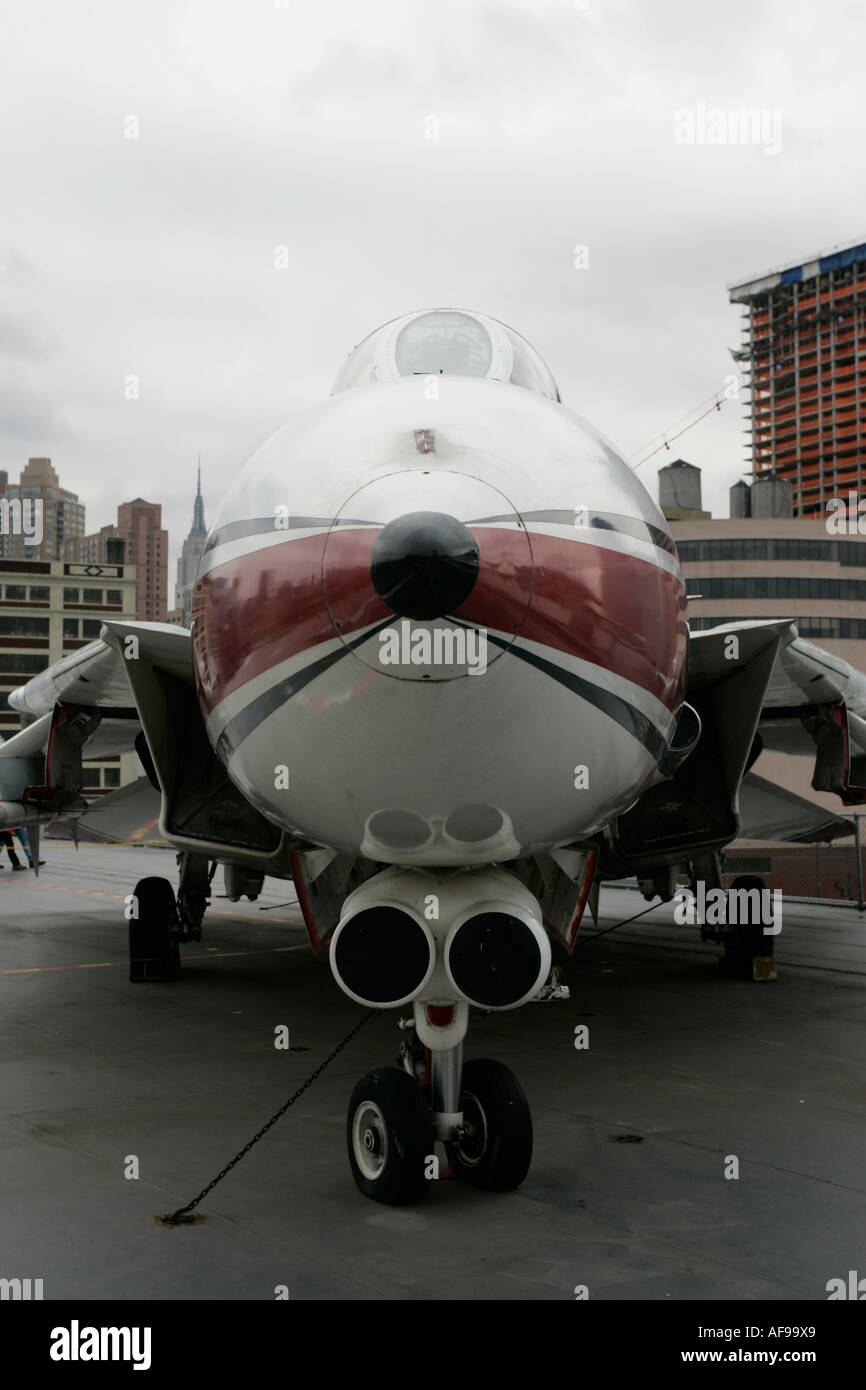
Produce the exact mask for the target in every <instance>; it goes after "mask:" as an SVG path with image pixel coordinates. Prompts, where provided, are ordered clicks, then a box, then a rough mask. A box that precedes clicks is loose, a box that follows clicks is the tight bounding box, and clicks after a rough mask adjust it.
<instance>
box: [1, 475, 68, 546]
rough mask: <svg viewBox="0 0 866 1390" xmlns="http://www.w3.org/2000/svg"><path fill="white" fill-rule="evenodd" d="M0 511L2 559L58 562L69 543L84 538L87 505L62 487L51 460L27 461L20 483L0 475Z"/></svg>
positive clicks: (7, 476)
mask: <svg viewBox="0 0 866 1390" xmlns="http://www.w3.org/2000/svg"><path fill="white" fill-rule="evenodd" d="M0 509H2V511H0V559H4V560H48V561H51V560H58V559H60V556H61V553H62V547H63V545H64V544H65V543H66V542H68V541H75V540H78V539H79V538H80V537H82V536H83V535H84V505H83V503H81V502H79V500H78V495H77V493H74V492H68V491H67V489H66V488H63V487H61V486H60V479H59V478H58V476H57V473H56V471H55V469H54V468H53V467H52V465H51V460H50V459H46V458H32V459H28V461H27V467H26V468H25V469H24V470H23V471H22V473H21V477H20V479H19V481H18V482H17V483H10V482H9V475H8V472H6V470H3V471H2V472H0ZM22 517H23V522H24V524H23V527H22V524H21V521H22ZM37 517H38V530H37V529H36V527H35V524H34V523H35V521H36V519H37ZM37 537H38V539H37V543H36V544H32V543H30V542H31V541H32V540H33V539H36V538H37Z"/></svg>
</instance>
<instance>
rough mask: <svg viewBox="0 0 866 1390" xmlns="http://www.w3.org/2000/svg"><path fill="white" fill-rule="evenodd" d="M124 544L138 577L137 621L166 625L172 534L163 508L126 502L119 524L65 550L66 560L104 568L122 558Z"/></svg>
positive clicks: (139, 499) (138, 500)
mask: <svg viewBox="0 0 866 1390" xmlns="http://www.w3.org/2000/svg"><path fill="white" fill-rule="evenodd" d="M118 541H123V542H124V559H125V562H126V564H128V565H135V566H136V567H137V574H138V589H137V594H136V614H135V616H136V618H137V619H138V621H139V622H144V623H164V622H165V620H166V614H167V610H168V532H167V531H164V530H163V529H162V507H161V506H160V504H159V503H158V502H145V500H144V498H143V497H136V498H134V499H133V501H132V502H122V503H121V505H120V506H119V507H118V509H117V521H116V522H115V523H114V524H112V525H108V526H103V527H101V528H100V530H99V531H97V532H95V533H94V534H93V535H90V536H85V535H82V536H81V537H80V538H79V539H78V540H76V541H75V542H68V543H67V544H65V545H64V547H63V552H62V558H63V559H64V560H71V561H77V562H79V563H82V564H91V565H102V564H105V563H111V562H112V561H113V560H116V559H117V557H118V553H119V552H118V550H117V542H118Z"/></svg>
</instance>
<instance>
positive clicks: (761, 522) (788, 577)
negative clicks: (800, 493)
mask: <svg viewBox="0 0 866 1390" xmlns="http://www.w3.org/2000/svg"><path fill="white" fill-rule="evenodd" d="M669 477H670V469H662V470H661V472H660V473H659V503H660V506H661V508H662V511H663V512H664V513H665V515H666V516H667V517H668V520H669V521H670V523H671V534H672V535H673V538H674V540H675V541H676V546H677V552H678V554H679V558H680V563H681V564H682V567H683V577H684V579H685V581H686V588H687V590H688V594H689V601H688V621H689V627H690V628H691V630H692V632H702V631H704V630H705V629H707V628H712V627H718V626H719V625H720V624H722V623H734V622H742V621H744V620H747V619H748V620H754V619H765V620H770V619H773V620H776V619H787V620H788V621H790V622H795V623H796V624H797V629H798V631H799V633H800V636H801V637H805V638H807V639H809V640H810V641H813V642H816V643H817V644H818V645H819V646H821V647H823V648H824V649H825V650H826V651H828V652H830V653H831V654H832V655H835V656H839V657H841V658H842V659H843V660H844V661H848V662H850V664H851V665H852V666H854V667H856V668H857V670H860V671H864V670H866V537H863V536H861V535H859V534H858V533H857V532H856V531H855V532H853V533H849V532H847V531H846V532H845V533H842V534H835V533H834V534H830V533H829V532H828V531H827V527H826V524H825V522H824V520H822V519H821V518H819V517H817V516H816V517H811V518H806V519H803V518H802V517H801V518H797V517H795V516H794V515H793V508H792V505H791V504H792V489H791V484H790V483H789V482H785V481H783V480H782V479H781V478H778V477H765V478H757V479H756V480H755V482H754V483H753V484H752V486H751V487H749V486H748V484H745V483H743V482H737V483H735V484H734V486H733V487H732V488H731V490H730V500H731V516H730V518H718V517H712V516H711V515H710V513H709V512H705V511H702V510H701V474H700V470H699V469H697V468H694V467H693V468H692V472H691V473H690V474H689V475H688V485H689V494H688V498H687V501H688V510H687V511H685V509H683V508H682V506H681V505H680V504H681V500H682V499H681V498H680V497H677V498H676V500H675V506H674V507H673V508H671V507H670V506H668V505H666V497H669V493H670V484H669ZM813 763H814V759H812V758H806V757H803V756H794V755H789V754H787V753H777V752H772V751H770V750H769V749H767V750H765V751H764V752H763V753H762V754H761V756H760V758H759V759H758V761H757V762H756V764H755V772H756V773H758V774H759V775H760V776H762V777H766V778H768V779H769V780H770V781H772V782H775V783H777V785H779V786H780V787H787V789H788V790H789V791H792V792H796V793H797V795H798V796H804V797H805V798H806V799H807V800H808V801H813V802H818V803H819V804H820V805H821V806H823V807H824V808H825V809H826V810H832V811H836V812H838V811H839V809H840V808H839V801H838V798H836V797H834V796H831V795H830V793H825V792H816V791H815V790H814V789H813V788H812V786H811V778H812V771H813Z"/></svg>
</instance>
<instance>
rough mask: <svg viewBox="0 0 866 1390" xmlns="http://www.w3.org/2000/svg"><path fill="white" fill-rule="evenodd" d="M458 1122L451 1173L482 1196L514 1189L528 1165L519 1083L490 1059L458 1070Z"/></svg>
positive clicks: (528, 1123) (528, 1125)
mask: <svg viewBox="0 0 866 1390" xmlns="http://www.w3.org/2000/svg"><path fill="white" fill-rule="evenodd" d="M461 1103H462V1107H463V1122H464V1124H465V1125H467V1127H468V1133H467V1134H466V1135H464V1137H463V1139H461V1140H460V1141H459V1143H457V1144H455V1145H454V1148H453V1154H454V1174H455V1176H456V1177H458V1178H462V1179H463V1181H464V1182H470V1183H472V1184H473V1186H475V1187H482V1188H484V1189H485V1190H486V1191H488V1192H510V1191H511V1190H512V1189H513V1188H515V1187H519V1186H520V1184H521V1183H522V1182H523V1180H524V1178H525V1177H526V1174H527V1173H528V1172H529V1165H530V1163H531V1161H532V1115H531V1114H530V1111H529V1105H528V1103H527V1100H526V1096H525V1095H524V1094H523V1090H522V1088H521V1085H520V1082H519V1081H518V1080H517V1077H516V1076H515V1075H514V1073H513V1072H512V1071H510V1070H509V1069H508V1067H506V1066H504V1065H503V1063H502V1062H497V1061H495V1060H493V1059H492V1058H488V1057H483V1058H480V1059H477V1060H474V1061H471V1062H467V1063H466V1065H465V1066H464V1068H463V1095H462V1102H461Z"/></svg>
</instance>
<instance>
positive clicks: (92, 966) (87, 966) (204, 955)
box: [0, 942, 309, 975]
mask: <svg viewBox="0 0 866 1390" xmlns="http://www.w3.org/2000/svg"><path fill="white" fill-rule="evenodd" d="M307 950H309V946H308V945H307V943H306V942H305V943H304V944H303V945H301V946H271V947H267V948H266V949H265V950H263V951H200V952H199V953H198V955H195V956H185V957H184V960H186V961H187V962H190V961H194V960H225V959H226V958H227V957H228V956H278V955H281V954H282V953H283V952H285V951H307ZM128 964H129V961H127V960H88V961H82V962H81V963H80V964H77V965H26V966H23V967H18V968H17V969H15V970H0V975H45V974H48V973H49V972H50V971H53V970H101V969H102V968H103V967H104V966H107V965H128Z"/></svg>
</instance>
